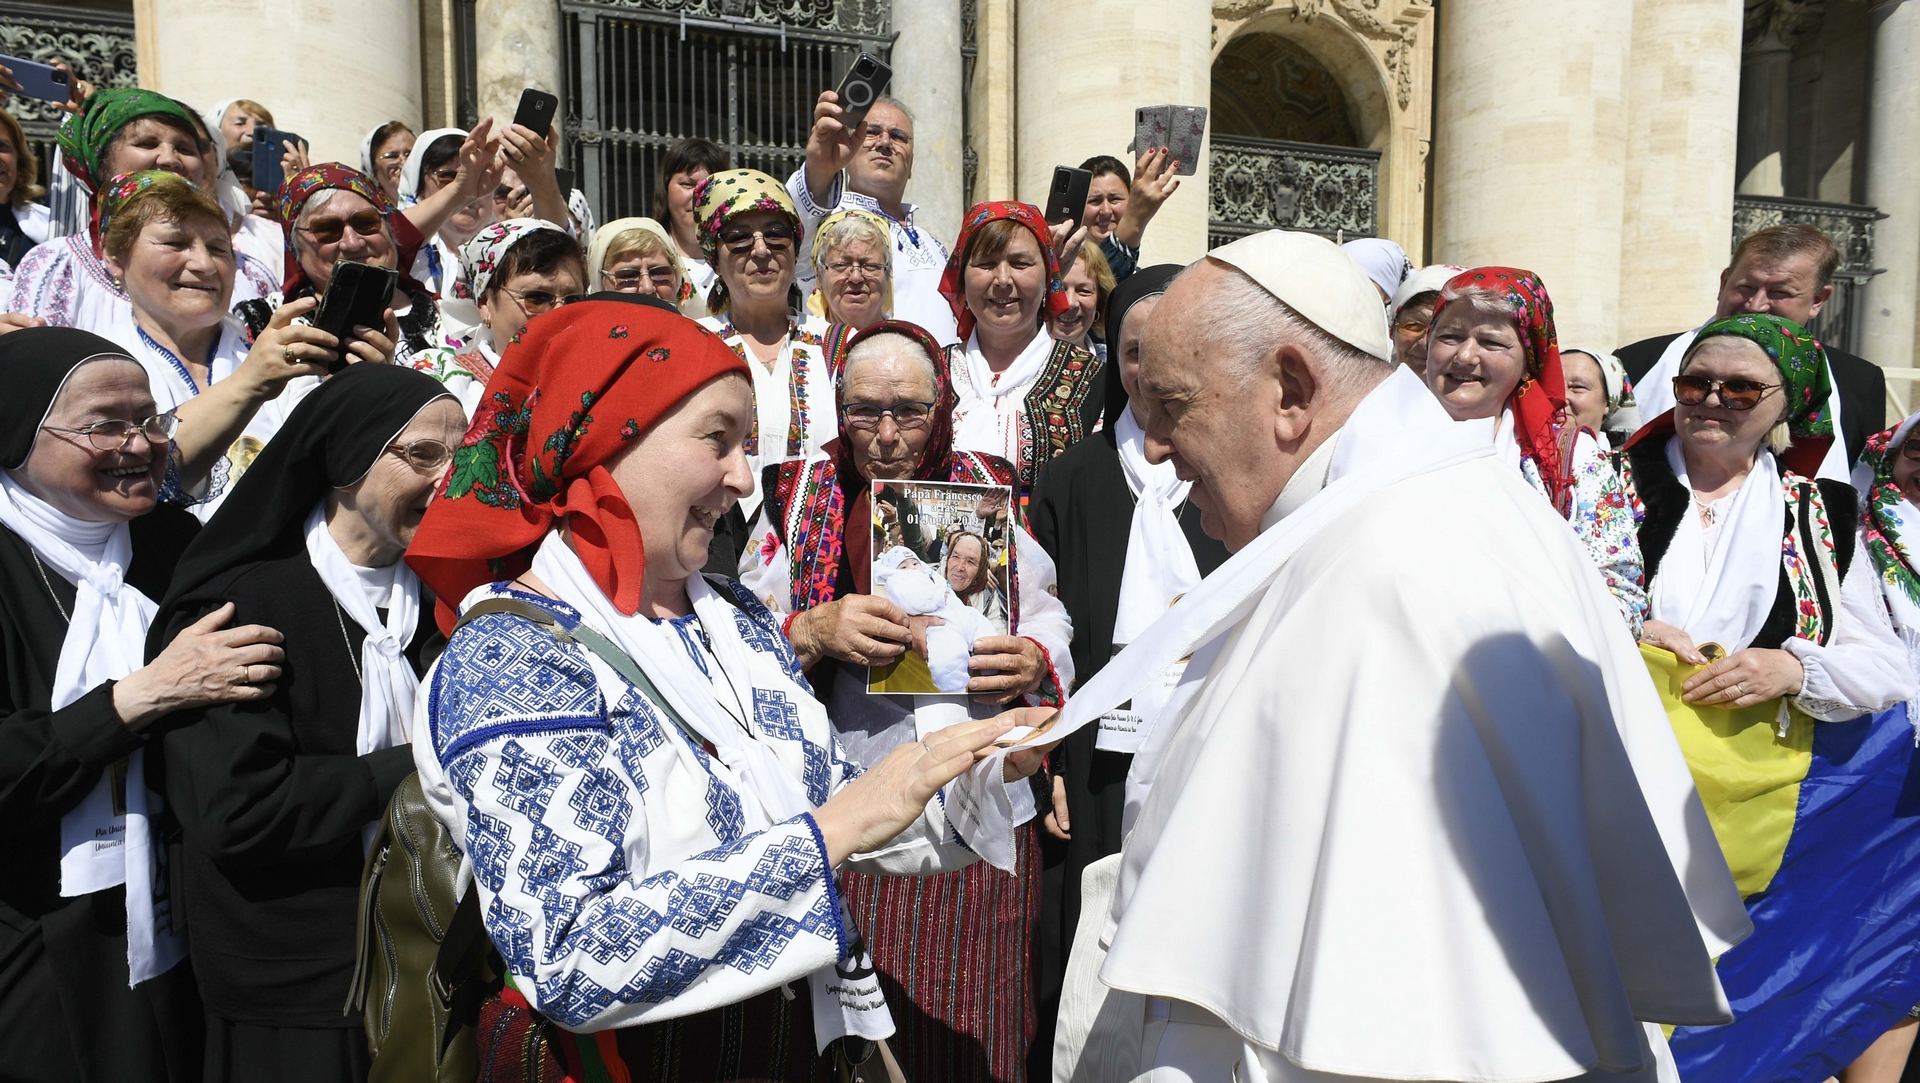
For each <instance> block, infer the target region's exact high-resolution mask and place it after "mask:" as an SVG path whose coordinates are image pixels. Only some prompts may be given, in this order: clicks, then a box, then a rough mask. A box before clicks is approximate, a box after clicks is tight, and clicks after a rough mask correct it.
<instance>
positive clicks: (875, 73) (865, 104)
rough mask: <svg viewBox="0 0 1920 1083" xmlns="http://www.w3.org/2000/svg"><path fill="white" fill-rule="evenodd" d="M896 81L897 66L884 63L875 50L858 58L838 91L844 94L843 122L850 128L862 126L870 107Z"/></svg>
mask: <svg viewBox="0 0 1920 1083" xmlns="http://www.w3.org/2000/svg"><path fill="white" fill-rule="evenodd" d="M892 81H893V69H892V68H889V67H887V66H886V65H885V64H882V63H881V62H880V58H879V57H877V56H874V55H873V54H872V53H861V54H860V55H859V56H857V57H855V58H854V61H853V67H851V68H848V69H847V74H846V76H845V77H844V78H842V79H841V80H840V86H839V88H838V89H837V90H836V91H835V93H837V94H839V96H840V123H841V124H843V125H845V126H846V128H847V130H848V131H853V130H854V129H855V128H858V127H859V126H860V124H861V122H863V121H865V120H866V119H867V110H869V109H871V108H873V103H874V102H875V101H877V100H879V98H880V95H882V94H885V93H886V92H887V84H888V83H890V82H892Z"/></svg>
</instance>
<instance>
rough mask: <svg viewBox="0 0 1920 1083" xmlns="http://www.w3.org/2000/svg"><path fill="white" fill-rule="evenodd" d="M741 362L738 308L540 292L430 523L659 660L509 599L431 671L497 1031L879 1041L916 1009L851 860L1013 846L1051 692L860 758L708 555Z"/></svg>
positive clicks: (425, 756)
mask: <svg viewBox="0 0 1920 1083" xmlns="http://www.w3.org/2000/svg"><path fill="white" fill-rule="evenodd" d="M750 386H751V385H750V384H749V382H748V379H747V372H746V367H745V364H744V363H743V362H742V361H741V360H740V359H739V358H738V357H737V356H736V355H735V354H734V353H733V351H732V350H731V349H729V348H728V347H727V346H726V345H725V344H724V343H723V342H721V341H720V339H719V338H718V337H716V336H714V335H712V334H711V333H710V332H707V331H705V330H703V329H701V328H700V327H698V326H697V325H696V324H694V323H693V322H692V321H689V320H686V319H684V318H682V317H680V316H678V315H673V314H670V313H668V312H664V311H659V310H657V309H655V308H654V307H653V306H651V305H648V304H646V303H644V302H634V303H626V302H620V301H610V300H609V301H588V302H583V303H580V304H575V305H569V306H567V307H566V308H564V309H560V310H558V311H556V312H553V313H548V314H546V315H543V316H539V317H536V318H535V319H534V320H533V321H532V322H531V323H529V324H528V326H527V330H526V332H525V334H524V335H523V336H522V338H521V340H520V341H519V342H518V343H516V344H514V345H512V346H510V347H509V348H508V349H507V351H506V353H505V355H504V356H503V357H502V363H501V366H500V368H499V369H498V370H497V371H496V373H495V375H494V379H493V381H492V383H491V385H490V387H489V392H490V398H489V400H488V401H487V402H485V403H483V404H482V406H481V413H480V415H479V416H478V417H477V418H476V419H475V422H474V425H473V427H472V428H471V429H470V430H469V436H468V442H467V446H465V447H463V448H461V449H460V451H459V452H458V453H457V454H456V456H455V460H454V470H453V474H452V477H451V479H450V482H449V485H448V488H447V490H446V493H445V496H444V498H443V499H440V500H437V501H436V502H435V503H434V505H433V506H432V508H431V509H430V510H429V512H428V513H427V517H426V520H425V522H424V523H423V524H422V527H421V530H420V533H419V535H418V536H417V537H416V539H415V542H414V545H413V548H412V550H411V552H410V554H409V558H408V560H409V563H410V564H411V565H412V566H413V567H414V568H415V570H416V571H418V572H419V574H420V575H421V577H422V579H424V580H425V581H426V582H427V583H428V584H429V585H430V586H431V587H432V588H433V590H434V592H435V594H436V596H437V597H439V598H442V599H458V598H463V597H464V598H465V599H466V602H465V603H464V605H463V607H462V608H471V607H472V606H473V605H475V604H477V603H480V602H482V601H484V600H488V599H496V598H505V599H513V600H518V601H520V602H522V603H531V604H534V605H537V606H539V607H541V608H544V609H546V610H548V611H550V612H552V613H554V614H556V615H557V619H558V620H559V622H560V624H561V625H562V626H571V625H573V624H574V623H576V622H578V623H579V624H583V625H585V626H586V627H588V628H591V629H592V630H594V631H596V632H598V633H600V634H601V635H603V636H605V637H607V638H608V639H610V640H611V641H612V642H613V644H615V645H617V646H618V648H619V649H620V651H622V652H624V653H625V654H626V655H627V656H629V657H630V658H632V659H634V660H635V661H636V663H637V665H638V668H639V669H640V670H642V671H643V672H644V673H645V675H646V677H647V679H648V683H650V684H651V685H652V686H653V687H652V688H643V687H639V686H636V685H635V684H633V683H630V682H629V681H628V680H627V679H626V678H624V677H622V676H621V675H620V673H619V672H618V671H617V670H616V669H615V668H614V666H613V664H611V663H610V662H609V661H608V657H607V655H604V654H600V653H595V652H590V651H588V650H586V649H584V648H583V647H582V646H580V645H579V643H577V642H574V641H572V640H569V641H567V642H564V643H563V642H560V641H558V640H556V639H555V637H554V636H553V635H552V634H551V633H550V632H548V631H546V630H544V629H543V628H542V627H541V626H539V625H537V624H535V623H533V622H532V621H530V620H528V619H527V618H526V617H524V616H521V615H516V614H514V613H510V612H488V613H486V614H485V615H483V616H479V617H478V618H477V619H474V620H472V621H471V622H469V623H467V624H465V625H463V626H461V627H459V628H458V629H457V630H455V631H454V632H453V634H452V636H451V638H450V641H449V644H448V648H447V652H446V654H445V655H444V656H443V657H442V659H441V661H440V662H439V664H438V666H437V667H436V670H435V672H434V673H433V675H432V676H431V677H430V679H429V692H428V695H429V699H428V703H427V724H428V725H429V727H430V729H431V732H430V733H429V734H426V735H416V737H417V739H416V741H415V742H414V748H415V749H416V759H417V761H418V764H419V767H420V771H421V780H422V783H423V784H424V787H425V790H426V793H427V795H428V800H429V802H431V803H432V804H433V805H434V807H435V809H436V811H437V812H438V813H439V814H440V815H441V816H442V818H443V819H444V820H445V822H446V823H447V824H448V825H449V827H450V829H451V830H452V831H453V834H454V836H455V838H457V839H459V840H460V841H461V844H462V847H463V850H464V852H465V854H466V856H467V857H468V858H469V859H470V860H471V862H472V865H473V874H474V888H473V890H477V891H479V892H480V902H481V904H482V912H483V913H484V914H485V916H486V925H487V930H488V933H489V935H490V936H491V938H492V941H493V943H494V945H495V947H496V948H498V949H499V952H500V955H501V957H502V958H503V959H504V960H505V962H506V965H507V969H508V971H509V972H510V977H511V982H510V986H509V988H508V989H507V990H505V991H504V992H503V993H502V994H501V996H500V997H498V998H496V1000H494V1001H493V1002H490V1003H489V1005H488V1006H487V1008H486V1009H485V1011H484V1012H483V1019H482V1026H481V1028H480V1033H481V1035H482V1037H481V1042H482V1049H481V1057H482V1060H483V1061H486V1060H488V1059H489V1058H490V1056H491V1050H490V1044H491V1043H495V1042H506V1041H510V1040H512V1036H513V1035H515V1034H525V1033H526V1031H527V1028H528V1026H529V1025H531V1024H534V1023H537V1022H538V1020H539V1019H540V1018H541V1017H544V1018H545V1019H546V1020H550V1021H552V1022H553V1023H557V1024H558V1025H559V1026H560V1027H561V1028H563V1030H564V1031H565V1032H574V1033H594V1032H606V1031H612V1032H613V1033H612V1034H611V1035H610V1036H609V1035H602V1036H601V1037H598V1038H596V1039H595V1040H594V1041H592V1042H585V1041H579V1040H576V1039H575V1038H573V1037H572V1036H571V1035H570V1034H568V1033H562V1032H556V1040H557V1042H558V1044H559V1046H560V1052H559V1055H560V1056H561V1057H562V1058H563V1059H567V1060H570V1061H574V1062H577V1060H578V1057H579V1056H580V1055H581V1054H582V1053H583V1052H585V1053H586V1054H588V1056H589V1059H600V1060H607V1059H610V1058H611V1059H620V1060H624V1061H626V1062H627V1063H648V1062H650V1061H653V1060H654V1055H655V1053H656V1052H659V1051H662V1050H669V1049H670V1050H672V1051H673V1053H674V1056H675V1057H676V1058H677V1063H678V1068H679V1070H678V1074H677V1075H675V1076H672V1077H671V1078H676V1079H682V1080H696V1079H709V1078H722V1077H724V1078H728V1079H734V1078H739V1079H749V1078H787V1079H800V1078H810V1077H812V1076H813V1075H815V1074H816V1069H817V1068H818V1067H819V1065H818V1063H817V1061H816V1059H815V1058H816V1054H825V1053H827V1051H828V1050H827V1047H828V1046H829V1044H830V1043H832V1042H834V1041H835V1040H836V1039H838V1038H842V1037H846V1038H848V1039H851V1040H850V1041H848V1042H845V1043H843V1044H842V1045H841V1046H839V1047H838V1048H837V1049H836V1050H835V1051H834V1055H836V1056H844V1057H845V1058H846V1059H849V1060H856V1061H857V1060H859V1059H860V1058H861V1056H863V1055H864V1053H863V1052H862V1051H863V1050H865V1049H866V1048H868V1046H867V1045H866V1043H865V1042H864V1041H862V1039H874V1038H882V1037H885V1036H886V1035H887V1034H890V1033H891V1032H892V1030H893V1023H892V1019H891V1017H890V1016H889V1014H888V1012H887V1009H886V1002H885V999H884V997H882V996H881V995H880V991H879V985H878V983H877V981H876V979H875V978H874V977H873V972H872V966H871V963H870V962H868V961H867V960H866V958H865V954H864V951H863V950H862V949H861V948H860V945H859V933H858V931H857V930H856V929H854V928H852V927H851V925H850V923H849V922H848V920H847V918H846V912H845V909H844V907H843V905H842V903H841V900H840V893H839V888H838V886H837V884H836V883H835V870H836V869H837V868H839V867H841V866H847V867H859V868H861V869H862V870H864V871H869V872H886V873H896V874H926V873H938V872H945V871H950V870H952V869H956V868H960V867H963V866H964V865H966V864H968V863H970V862H971V861H973V860H974V859H975V857H974V854H975V851H976V850H980V851H984V852H988V853H997V852H1001V851H1004V850H1007V849H1010V847H1011V833H1012V825H1011V822H1010V816H1009V814H1008V811H1007V810H1008V807H1009V800H1008V797H1007V794H1006V786H1007V784H1008V783H1009V782H1013V781H1016V780H1017V779H1019V778H1023V777H1025V776H1026V775H1027V774H1030V773H1031V772H1032V771H1033V770H1034V769H1035V768H1037V767H1038V765H1039V753H1038V752H1037V751H1033V750H1029V751H1022V752H1016V753H1014V754H1012V755H1011V756H1009V757H1008V758H1007V759H1006V760H1005V766H1004V768H1000V769H998V770H996V767H997V765H998V764H999V761H997V760H993V759H985V757H986V756H987V754H988V753H990V752H991V751H992V744H993V742H994V741H995V740H997V739H999V738H1001V737H1002V736H1003V735H1005V734H1006V733H1007V732H1008V730H1009V729H1010V728H1011V727H1012V726H1014V725H1015V724H1033V723H1034V722H1035V721H1036V720H1037V719H1038V718H1043V717H1045V716H1046V715H1047V714H1048V713H1049V712H1048V710H1047V709H1045V708H1028V709H1025V710H1024V711H1015V712H1011V713H1009V714H1006V715H1001V716H999V717H998V718H994V719H988V720H981V721H970V722H966V723H963V724H961V725H957V726H953V727H950V728H948V729H944V730H940V731H937V732H935V733H932V734H929V735H928V737H927V738H926V740H924V741H916V742H911V743H909V744H906V745H904V746H903V747H902V748H900V749H898V750H896V752H895V753H894V754H893V755H891V756H888V757H887V758H885V759H883V760H881V761H880V762H878V763H876V764H875V765H874V766H873V767H871V768H869V769H868V770H866V771H865V772H861V771H860V770H859V769H858V768H856V767H854V766H853V765H851V764H850V763H849V762H848V761H847V760H846V758H845V757H844V756H843V754H842V753H841V750H840V748H839V745H838V743H837V742H836V740H835V739H834V736H833V731H832V727H831V726H830V725H829V723H828V720H827V715H826V711H825V708H824V707H822V706H821V705H820V704H819V703H818V702H817V701H816V700H815V699H814V698H813V696H812V695H811V693H810V692H809V690H808V687H807V684H806V681H805V678H804V677H803V676H802V675H801V673H800V669H799V664H798V661H797V659H796V658H795V656H794V653H793V651H792V649H791V647H789V645H788V643H787V641H786V639H785V637H784V636H782V635H781V632H780V627H779V624H778V623H777V622H776V621H775V620H774V619H773V617H772V616H771V614H770V613H769V612H768V611H767V609H766V608H765V607H764V606H763V605H761V604H760V603H759V602H758V601H757V600H756V599H755V598H754V597H753V596H752V595H751V594H750V593H749V592H747V591H746V590H745V589H744V588H742V587H740V585H739V584H738V583H737V582H735V581H733V580H731V579H726V578H720V577H716V578H714V579H712V580H709V579H707V578H705V577H703V576H702V575H700V574H699V569H700V567H701V566H702V565H703V564H704V563H705V561H706V558H707V545H708V542H709V540H710V539H711V536H712V529H713V524H714V522H715V520H716V519H718V518H719V517H720V516H721V515H722V514H723V513H725V512H726V511H727V510H728V509H729V508H730V507H731V506H732V505H733V504H734V503H735V502H736V501H738V500H739V499H740V498H741V497H743V496H744V495H745V494H746V493H747V491H748V490H749V487H750V477H749V475H748V472H747V467H746V458H745V455H744V453H743V450H742V445H743V442H744V440H745V437H746V434H747V431H748V429H749V427H750V426H751V424H752V409H753V406H752V398H751V392H750ZM630 497H633V498H641V499H634V500H631V501H630ZM516 576H517V577H516ZM490 580H493V582H489V581H490ZM500 580H505V581H500ZM451 616H452V614H451V612H448V611H445V610H443V612H442V614H441V617H442V620H443V622H447V621H448V620H449V618H450V617H451ZM977 759H984V764H983V767H982V769H981V770H970V768H971V767H972V766H973V765H974V763H975V761H976V760H977ZM963 840H964V841H963ZM856 855H859V856H857V857H856ZM807 1019H810V1020H811V1028H810V1029H811V1032H812V1035H813V1042H811V1043H809V1042H807V1041H805V1040H804V1039H803V1038H802V1037H801V1035H803V1034H804V1033H806V1031H805V1030H803V1029H800V1028H802V1027H805V1026H806V1024H805V1022H803V1020H807ZM502 1035H505V1036H506V1037H502ZM725 1035H731V1036H732V1038H731V1040H723V1036H725ZM742 1036H745V1037H746V1039H747V1040H746V1042H745V1044H744V1048H743V1047H742V1044H741V1042H740V1038H741V1037H742ZM549 1055H550V1054H549ZM611 1074H612V1075H613V1077H615V1078H618V1073H617V1072H615V1073H611ZM649 1078H654V1077H649Z"/></svg>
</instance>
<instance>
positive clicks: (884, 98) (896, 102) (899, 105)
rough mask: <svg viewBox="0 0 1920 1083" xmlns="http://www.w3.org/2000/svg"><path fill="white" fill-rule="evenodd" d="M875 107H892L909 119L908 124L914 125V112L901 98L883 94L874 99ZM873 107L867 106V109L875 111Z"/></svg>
mask: <svg viewBox="0 0 1920 1083" xmlns="http://www.w3.org/2000/svg"><path fill="white" fill-rule="evenodd" d="M873 105H889V106H892V107H893V108H895V109H898V110H900V115H901V116H903V117H906V118H907V123H908V124H912V123H913V110H911V109H908V108H907V103H906V102H903V101H901V100H900V99H899V98H896V97H894V96H893V95H891V94H882V95H880V96H879V97H877V98H875V99H873ZM873 105H869V106H867V109H868V110H869V111H871V110H872V109H873Z"/></svg>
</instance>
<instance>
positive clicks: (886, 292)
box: [807, 207, 893, 319]
mask: <svg viewBox="0 0 1920 1083" xmlns="http://www.w3.org/2000/svg"><path fill="white" fill-rule="evenodd" d="M851 221H859V222H864V223H867V224H869V225H871V226H874V227H875V228H877V229H878V230H879V231H880V258H881V260H882V261H883V262H884V263H885V265H886V268H887V284H886V286H885V287H884V288H883V289H882V290H881V291H880V311H881V312H883V313H887V312H892V311H893V223H891V222H889V221H887V220H886V219H885V218H882V217H881V216H880V215H877V214H875V213H873V212H872V211H866V210H861V209H860V208H858V207H849V208H847V209H846V210H843V211H835V212H833V213H832V214H829V215H827V216H826V218H824V219H822V220H821V222H820V225H819V226H817V227H815V229H814V231H813V249H812V251H811V252H810V253H808V257H809V259H810V260H811V261H812V263H813V277H814V283H815V285H814V289H813V296H811V297H808V298H807V311H808V312H811V313H813V314H814V315H816V316H818V317H820V318H821V319H827V318H828V316H827V289H826V278H827V245H828V243H829V242H830V241H832V240H837V239H840V238H836V237H835V234H839V233H842V232H843V231H842V230H840V229H839V228H838V227H839V226H840V224H841V223H843V222H851ZM856 236H857V234H856Z"/></svg>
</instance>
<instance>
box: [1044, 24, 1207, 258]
mask: <svg viewBox="0 0 1920 1083" xmlns="http://www.w3.org/2000/svg"><path fill="white" fill-rule="evenodd" d="M1019 17H1020V66H1019V76H1018V79H1017V82H1018V86H1019V101H1020V108H1019V116H1020V135H1019V143H1020V150H1019V163H1020V169H1019V192H1020V198H1021V199H1024V200H1026V201H1027V202H1029V203H1032V204H1035V205H1036V206H1045V204H1046V201H1047V186H1048V184H1049V182H1051V181H1052V179H1053V168H1054V167H1055V166H1060V165H1068V166H1077V165H1079V164H1080V163H1081V162H1083V161H1085V160H1086V159H1087V158H1090V157H1092V156H1093V155H1095V154H1111V155H1113V156H1114V157H1116V158H1119V159H1120V160H1121V161H1123V162H1126V163H1128V167H1129V168H1131V167H1132V162H1133V157H1132V155H1131V154H1129V153H1128V151H1127V144H1128V143H1131V142H1132V141H1133V110H1134V107H1135V106H1139V105H1167V104H1171V105H1207V104H1209V103H1210V102H1211V100H1212V76H1213V65H1212V48H1211V37H1212V32H1213V11H1212V8H1211V6H1210V5H1209V4H1208V2H1207V0H1024V2H1023V3H1021V4H1020V11H1019ZM1208 142H1209V143H1210V142H1211V137H1209V140H1208ZM1207 157H1208V155H1207V150H1206V145H1204V144H1203V146H1202V148H1201V154H1200V163H1199V165H1200V169H1199V172H1197V173H1196V174H1194V175H1193V176H1191V177H1186V178H1183V179H1182V180H1181V182H1180V189H1179V191H1178V192H1176V193H1175V194H1174V196H1173V197H1172V198H1171V199H1169V200H1168V201H1167V203H1166V205H1165V206H1163V207H1162V208H1161V210H1160V214H1159V215H1158V216H1157V217H1155V218H1154V220H1153V224H1152V225H1151V226H1149V227H1148V228H1147V235H1146V240H1145V243H1144V245H1143V251H1142V252H1141V262H1142V264H1143V265H1147V264H1154V263H1190V262H1192V261H1193V260H1196V259H1199V258H1200V257H1201V256H1203V255H1205V254H1206V251H1207Z"/></svg>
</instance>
